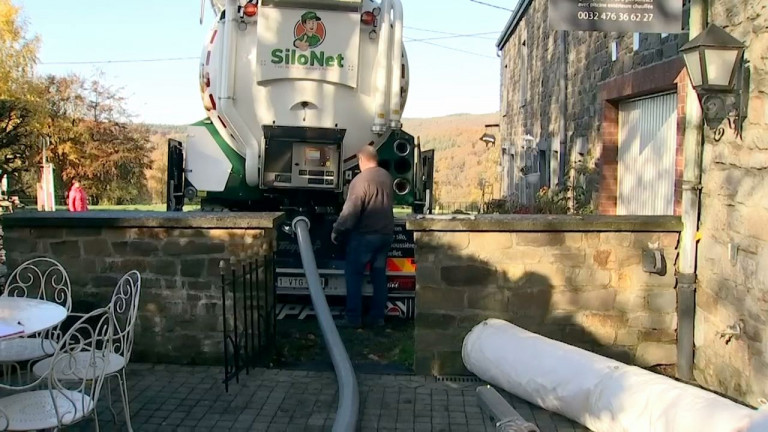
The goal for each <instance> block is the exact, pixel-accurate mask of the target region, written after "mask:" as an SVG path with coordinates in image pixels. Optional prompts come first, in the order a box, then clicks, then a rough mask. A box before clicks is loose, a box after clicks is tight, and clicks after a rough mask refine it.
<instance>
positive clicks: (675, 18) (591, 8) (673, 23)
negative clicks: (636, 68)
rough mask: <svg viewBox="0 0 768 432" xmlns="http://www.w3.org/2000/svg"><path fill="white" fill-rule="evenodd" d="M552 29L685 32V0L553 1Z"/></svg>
mask: <svg viewBox="0 0 768 432" xmlns="http://www.w3.org/2000/svg"><path fill="white" fill-rule="evenodd" d="M549 28H550V29H551V30H576V31H600V32H619V33H681V32H682V31H683V1H682V0H549Z"/></svg>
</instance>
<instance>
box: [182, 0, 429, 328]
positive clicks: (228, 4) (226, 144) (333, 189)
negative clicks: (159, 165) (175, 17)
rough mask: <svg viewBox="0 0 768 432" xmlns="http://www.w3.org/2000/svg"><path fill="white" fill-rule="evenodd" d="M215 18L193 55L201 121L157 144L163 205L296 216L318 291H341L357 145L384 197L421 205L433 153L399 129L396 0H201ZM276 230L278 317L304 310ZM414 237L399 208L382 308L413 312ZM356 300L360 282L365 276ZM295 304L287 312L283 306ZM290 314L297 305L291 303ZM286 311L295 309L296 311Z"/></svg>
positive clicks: (401, 100) (287, 242) (338, 295)
mask: <svg viewBox="0 0 768 432" xmlns="http://www.w3.org/2000/svg"><path fill="white" fill-rule="evenodd" d="M210 3H211V6H212V9H213V12H214V14H215V17H216V20H215V22H214V24H213V27H212V28H211V30H210V31H209V32H208V34H207V36H206V38H205V40H204V44H203V47H202V52H201V62H200V65H199V78H200V88H199V91H200V95H201V98H202V102H203V106H204V107H205V109H206V113H207V116H206V118H204V119H202V120H200V121H198V122H196V123H194V124H191V125H189V126H188V131H187V136H186V138H185V140H184V142H181V141H176V140H173V139H171V140H169V142H168V173H167V175H168V182H167V188H168V189H167V195H168V202H167V210H168V211H181V210H183V207H184V204H185V201H187V200H189V201H196V200H198V199H199V202H200V207H201V209H202V210H203V211H280V212H283V213H285V216H286V217H285V221H287V222H286V223H287V224H290V221H291V220H293V218H294V217H296V216H299V215H301V216H305V217H307V218H308V219H309V220H310V222H311V224H310V235H311V238H312V239H313V240H314V243H315V244H314V245H313V248H314V253H315V255H316V261H317V265H318V271H319V274H320V277H321V283H322V284H323V286H324V287H325V288H324V291H325V293H326V294H327V295H328V296H329V297H328V298H329V299H334V301H336V307H338V304H339V302H341V303H343V298H344V297H345V295H346V286H345V281H344V267H345V257H346V251H345V248H344V247H343V245H334V244H332V243H331V242H330V233H331V230H332V228H333V223H334V222H335V220H336V218H337V217H338V214H339V212H340V211H341V208H342V206H343V204H344V198H345V194H346V190H347V188H348V186H349V183H350V182H351V181H352V179H353V178H354V177H355V176H356V175H357V174H358V173H359V167H358V166H357V158H356V157H355V154H356V153H357V152H358V151H359V150H360V149H361V148H362V147H363V146H365V145H372V146H374V147H375V148H376V149H377V153H378V155H379V165H380V166H381V167H382V168H384V169H386V170H387V171H389V173H390V174H391V175H392V177H393V184H392V188H393V192H394V201H395V202H394V204H395V205H396V206H401V207H403V206H405V207H410V210H411V211H412V212H414V213H422V212H431V190H432V189H433V185H432V182H433V181H432V172H433V167H434V152H433V151H432V150H429V151H422V150H421V149H420V147H419V143H418V139H416V138H415V137H414V136H413V135H411V134H409V133H408V132H406V131H404V130H402V129H401V127H400V126H401V124H400V120H401V114H402V110H403V108H404V107H405V103H406V99H407V96H408V87H409V73H408V59H407V56H406V53H405V49H404V47H403V43H402V25H403V16H402V15H403V14H402V6H401V3H400V0H381V1H380V2H375V1H373V0H260V1H258V2H255V1H248V2H246V1H245V0H210ZM285 228H287V227H281V228H279V229H277V230H276V231H277V239H276V240H277V247H276V250H275V252H274V254H273V257H272V258H273V261H272V265H273V268H272V273H273V276H274V278H275V287H276V293H277V294H278V295H279V296H280V298H279V301H280V302H281V309H280V316H281V317H283V316H284V315H285V316H288V317H290V316H293V315H296V316H298V317H301V316H305V314H307V313H310V312H308V309H307V307H309V308H311V306H308V305H307V299H308V290H307V284H306V277H304V269H303V268H302V264H301V260H300V256H299V254H298V253H297V251H296V250H295V246H296V243H295V238H293V237H292V236H291V235H290V233H289V232H288V230H286V229H285ZM414 260H415V245H414V241H413V233H412V232H409V231H407V230H406V229H405V221H404V220H403V219H402V218H397V220H396V227H395V242H394V243H393V245H392V248H391V250H390V251H389V257H388V260H387V276H388V285H389V291H390V293H389V294H390V304H389V306H388V310H387V313H388V314H389V315H394V316H400V317H402V318H406V319H412V318H413V316H414V312H413V310H414V309H413V305H414V293H415V270H416V264H415V261H414ZM363 290H364V296H365V297H369V296H370V293H371V290H372V287H371V284H370V281H369V280H366V282H365V283H364V288H363ZM292 311H293V312H292ZM296 311H300V312H296ZM294 312H296V313H294Z"/></svg>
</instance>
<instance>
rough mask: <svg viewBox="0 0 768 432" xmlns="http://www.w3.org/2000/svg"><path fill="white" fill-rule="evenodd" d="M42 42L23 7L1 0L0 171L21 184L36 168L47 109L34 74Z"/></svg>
mask: <svg viewBox="0 0 768 432" xmlns="http://www.w3.org/2000/svg"><path fill="white" fill-rule="evenodd" d="M38 46H39V39H38V38H37V37H28V36H27V25H26V22H25V21H24V20H23V19H22V17H21V16H20V9H19V8H18V7H16V6H14V5H13V4H12V3H11V2H10V0H0V56H2V61H1V62H0V172H1V174H3V175H9V176H11V177H12V178H14V179H15V180H16V181H15V183H17V184H18V183H19V181H18V180H19V179H22V178H24V177H27V178H28V179H30V178H33V177H34V175H33V173H34V172H35V171H36V169H35V168H36V166H35V164H34V162H35V160H36V154H37V152H38V149H39V146H38V145H37V143H38V142H39V139H40V137H39V133H38V132H39V127H40V121H41V119H42V112H43V109H44V103H43V101H42V94H41V93H40V87H39V85H38V83H37V82H36V81H35V79H34V76H33V74H34V68H35V65H36V62H37V51H38ZM21 183H22V186H24V183H25V182H24V181H23V180H22V181H21ZM27 186H29V185H27ZM32 187H33V186H32ZM23 189H30V188H29V187H27V188H23Z"/></svg>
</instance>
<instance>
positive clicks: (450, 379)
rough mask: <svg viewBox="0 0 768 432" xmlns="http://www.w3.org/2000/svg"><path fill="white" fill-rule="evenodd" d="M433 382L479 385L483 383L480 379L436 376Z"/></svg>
mask: <svg viewBox="0 0 768 432" xmlns="http://www.w3.org/2000/svg"><path fill="white" fill-rule="evenodd" d="M435 382H452V383H481V382H483V381H482V380H481V379H480V378H478V377H473V376H436V377H435Z"/></svg>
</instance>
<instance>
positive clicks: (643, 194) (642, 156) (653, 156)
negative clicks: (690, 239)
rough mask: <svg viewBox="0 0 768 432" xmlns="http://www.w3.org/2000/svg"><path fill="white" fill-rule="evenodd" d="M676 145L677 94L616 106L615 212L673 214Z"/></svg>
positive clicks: (624, 213)
mask: <svg viewBox="0 0 768 432" xmlns="http://www.w3.org/2000/svg"><path fill="white" fill-rule="evenodd" d="M676 147H677V94H676V93H668V94H663V95H657V96H653V97H647V98H643V99H634V100H631V101H628V102H625V103H622V104H621V105H620V106H619V157H618V159H619V160H618V162H619V169H618V200H617V208H616V213H617V214H622V215H672V214H674V209H675V156H676V151H675V150H676Z"/></svg>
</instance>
